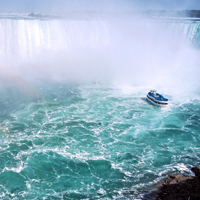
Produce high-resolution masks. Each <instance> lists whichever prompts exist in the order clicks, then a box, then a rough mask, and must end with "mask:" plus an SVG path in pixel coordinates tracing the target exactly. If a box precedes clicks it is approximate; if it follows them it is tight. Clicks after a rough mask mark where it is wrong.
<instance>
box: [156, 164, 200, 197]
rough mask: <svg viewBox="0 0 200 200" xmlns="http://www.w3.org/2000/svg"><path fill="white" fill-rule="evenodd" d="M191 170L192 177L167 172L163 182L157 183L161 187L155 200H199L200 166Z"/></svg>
mask: <svg viewBox="0 0 200 200" xmlns="http://www.w3.org/2000/svg"><path fill="white" fill-rule="evenodd" d="M191 170H192V171H193V172H194V173H195V176H194V177H187V176H184V175H183V174H169V175H168V178H167V179H166V180H165V181H164V182H162V183H159V184H160V185H161V188H160V190H159V192H158V196H157V197H156V200H200V167H193V168H192V169H191Z"/></svg>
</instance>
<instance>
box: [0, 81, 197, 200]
mask: <svg viewBox="0 0 200 200" xmlns="http://www.w3.org/2000/svg"><path fill="white" fill-rule="evenodd" d="M35 87H36V88H37V89H38V91H39V93H40V98H39V99H37V100H32V99H31V98H30V97H29V96H28V95H25V94H22V95H24V96H23V98H22V99H23V100H21V101H20V102H18V103H16V102H15V104H12V103H10V107H9V109H5V108H4V109H5V111H4V113H1V140H0V142H1V145H0V146H1V147H0V157H1V163H0V171H1V173H0V195H1V199H101V198H102V199H126V198H127V199H130V198H133V199H141V198H142V196H143V195H144V194H145V193H147V192H148V191H150V190H152V189H154V188H155V187H156V183H157V182H158V181H159V180H161V179H163V178H164V177H165V176H166V175H167V173H169V172H182V173H185V174H188V175H191V172H190V171H189V169H190V168H191V167H192V166H194V165H199V162H200V135H199V128H200V110H199V109H200V101H199V99H198V98H197V97H196V98H195V99H193V100H185V102H181V101H177V100H176V99H173V97H172V96H167V95H165V96H166V97H168V98H170V100H171V102H170V105H169V107H168V108H163V109H161V108H157V107H154V106H152V105H150V104H149V103H148V102H147V101H146V100H145V95H146V94H145V93H143V91H145V90H146V88H143V89H142V90H140V89H139V88H136V87H131V88H129V89H127V88H126V89H124V88H119V87H116V86H112V85H109V84H102V83H91V84H81V85H79V84H68V83H62V82H51V83H50V82H48V84H47V83H43V84H39V85H38V84H37V85H36V86H35ZM141 91H142V92H141ZM15 92H16V91H15ZM11 93H12V90H11ZM11 93H10V94H11ZM7 95H8V94H7ZM17 96H18V94H17V95H15V94H14V93H12V99H15V98H16V97H17ZM8 97H9V96H7V98H8ZM10 97H11V96H10Z"/></svg>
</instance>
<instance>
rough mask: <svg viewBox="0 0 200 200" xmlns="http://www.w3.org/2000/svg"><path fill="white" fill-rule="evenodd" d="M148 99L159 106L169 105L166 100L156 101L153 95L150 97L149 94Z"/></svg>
mask: <svg viewBox="0 0 200 200" xmlns="http://www.w3.org/2000/svg"><path fill="white" fill-rule="evenodd" d="M147 101H148V102H150V103H151V104H153V105H154V106H157V107H167V106H168V103H166V102H165V101H156V100H155V99H154V98H153V97H150V96H149V95H147Z"/></svg>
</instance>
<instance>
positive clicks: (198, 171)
mask: <svg viewBox="0 0 200 200" xmlns="http://www.w3.org/2000/svg"><path fill="white" fill-rule="evenodd" d="M191 171H193V172H194V173H195V176H197V177H200V167H192V169H191Z"/></svg>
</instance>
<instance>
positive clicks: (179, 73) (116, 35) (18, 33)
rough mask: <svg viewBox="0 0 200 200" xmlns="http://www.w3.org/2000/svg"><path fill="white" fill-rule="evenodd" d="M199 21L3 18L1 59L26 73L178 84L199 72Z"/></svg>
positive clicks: (65, 77) (15, 69)
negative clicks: (189, 75) (154, 78)
mask: <svg viewBox="0 0 200 200" xmlns="http://www.w3.org/2000/svg"><path fill="white" fill-rule="evenodd" d="M199 27H200V23H199V22H189V21H170V20H166V21H161V20H148V19H133V18H128V17H126V18H123V19H121V20H120V19H118V20H116V19H114V18H94V19H93V18H92V19H83V20H81V19H79V20H77V19H73V20H72V19H71V20H67V19H62V20H61V19H60V20H58V19H29V18H27V19H15V18H12V19H0V46H1V48H0V56H1V63H3V64H4V65H7V66H9V68H10V70H11V71H14V72H15V73H17V74H19V75H20V76H25V77H28V76H29V77H34V78H37V77H40V78H41V77H48V78H50V77H52V78H56V79H65V80H75V81H77V80H81V81H82V80H92V81H96V80H104V79H106V80H109V81H110V80H114V81H116V80H117V81H118V80H119V81H122V82H126V83H127V82H128V83H131V84H132V83H133V84H141V83H142V84H144V83H145V82H147V83H148V84H150V85H156V84H157V85H160V84H161V83H164V82H168V84H169V82H171V84H172V85H178V87H180V85H182V82H183V80H185V79H186V80H187V79H188V77H185V76H186V74H187V75H188V74H194V73H193V72H194V71H195V72H197V73H195V75H194V76H196V74H199V70H198V69H197V66H198V64H199V63H200V60H199V58H198V56H197V55H198V54H199V51H198V50H196V49H195V48H194V47H192V45H193V44H194V46H196V47H197V46H198V38H199V36H200V31H199ZM188 55H190V56H189V57H187V56H188ZM185 59H187V62H185ZM153 76H156V77H157V79H156V80H153V79H152V78H151V77H153ZM177 77H179V78H178V80H177ZM190 79H194V77H192V78H189V80H188V82H190ZM164 84H165V83H164Z"/></svg>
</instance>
